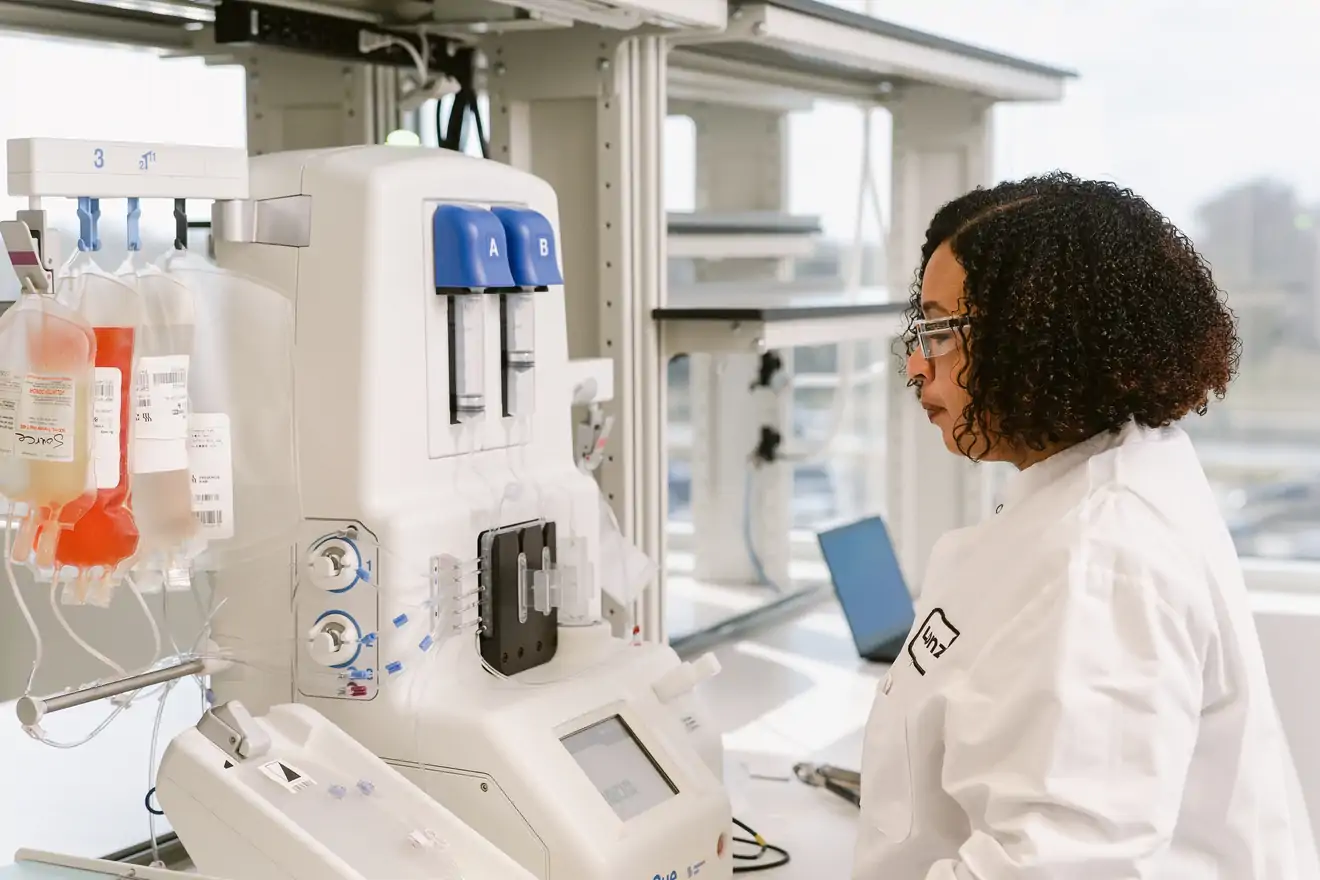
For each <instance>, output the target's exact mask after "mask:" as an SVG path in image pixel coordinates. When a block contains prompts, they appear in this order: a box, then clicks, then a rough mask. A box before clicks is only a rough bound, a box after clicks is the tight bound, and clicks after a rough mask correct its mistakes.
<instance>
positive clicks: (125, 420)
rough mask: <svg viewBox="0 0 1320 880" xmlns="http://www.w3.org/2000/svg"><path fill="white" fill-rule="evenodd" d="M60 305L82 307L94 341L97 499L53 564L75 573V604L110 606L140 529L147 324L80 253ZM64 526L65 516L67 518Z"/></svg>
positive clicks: (131, 295) (69, 529) (124, 290)
mask: <svg viewBox="0 0 1320 880" xmlns="http://www.w3.org/2000/svg"><path fill="white" fill-rule="evenodd" d="M56 289H57V290H59V298H60V301H61V302H63V303H65V304H67V305H69V306H70V307H71V308H74V309H76V310H77V311H78V312H79V314H81V315H82V316H83V318H84V319H85V320H86V321H87V323H88V324H90V325H91V328H92V333H93V334H94V335H95V337H96V362H95V380H94V383H95V384H94V392H95V410H94V433H95V442H94V444H93V456H92V460H93V471H94V473H95V478H96V500H95V502H94V503H93V504H92V507H91V509H90V510H88V511H87V512H86V513H85V514H83V515H82V517H81V518H79V519H78V520H77V521H76V522H67V523H65V525H66V527H65V528H64V529H62V530H61V533H60V536H59V543H58V544H57V546H56V549H55V564H56V566H57V567H58V568H60V569H73V589H72V591H70V590H67V589H66V590H65V592H64V600H65V601H66V602H69V603H71V604H79V605H81V604H84V603H87V602H91V603H93V604H97V605H105V604H108V603H109V601H110V598H111V595H112V593H113V589H114V587H115V585H116V584H117V583H118V580H119V578H120V577H121V576H122V574H123V572H122V570H121V566H122V565H123V563H125V562H126V561H128V560H129V559H131V558H132V557H133V555H134V554H135V553H136V552H137V548H138V529H137V524H136V522H135V521H134V518H133V511H132V510H131V508H130V506H129V499H130V489H131V487H130V476H131V475H130V473H129V467H128V461H129V448H130V443H129V441H130V438H131V437H132V433H133V431H132V428H133V422H132V419H133V415H134V406H133V404H134V391H135V374H134V363H135V357H134V354H135V352H134V347H135V344H136V339H137V331H138V326H139V325H140V324H141V321H142V307H141V301H140V299H139V298H138V294H137V291H136V290H135V289H134V288H132V287H129V286H128V285H126V284H124V283H123V282H122V281H119V280H117V279H115V278H114V277H113V276H111V275H109V274H107V273H106V272H105V271H103V270H102V269H101V268H100V267H99V266H97V265H96V263H95V262H94V261H93V259H92V256H91V254H90V253H87V252H85V251H81V252H79V253H77V254H76V255H75V256H74V257H73V258H72V259H71V260H70V261H69V262H68V263H67V264H66V266H65V268H64V270H63V271H62V272H61V274H60V278H59V280H58V281H57V283H56ZM61 521H62V522H63V521H64V517H63V516H61Z"/></svg>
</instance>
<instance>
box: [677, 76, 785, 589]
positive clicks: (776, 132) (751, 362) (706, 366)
mask: <svg viewBox="0 0 1320 880" xmlns="http://www.w3.org/2000/svg"><path fill="white" fill-rule="evenodd" d="M670 111H671V112H673V113H678V114H682V115H684V116H688V117H690V118H691V119H692V120H693V122H694V124H695V127H696V175H697V188H696V192H697V197H696V209H697V211H699V212H700V211H714V212H741V211H773V212H776V213H785V212H787V210H788V186H789V181H788V175H789V170H788V169H789V165H788V159H789V155H788V142H789V140H788V116H787V114H786V113H785V112H784V111H783V110H779V109H761V108H754V107H734V106H727V105H716V104H698V103H689V102H683V103H677V102H676V103H675V104H673V105H671V107H670ZM791 272H792V263H791V262H790V261H788V260H782V259H728V260H717V261H703V262H700V263H699V264H698V265H697V273H696V274H697V278H698V280H699V281H703V282H720V281H753V282H754V281H762V280H763V281H769V282H777V281H788V280H791ZM778 354H779V356H780V357H781V359H782V360H783V362H784V368H783V369H784V378H788V379H789V381H791V376H792V373H793V367H792V363H793V352H792V351H791V350H786V351H780V352H778ZM759 365H760V352H757V351H749V352H748V353H747V354H745V355H742V354H737V355H708V354H696V355H693V356H692V361H691V381H692V520H693V531H694V535H693V551H694V556H695V568H694V574H695V576H696V577H697V579H699V580H702V581H708V582H714V583H732V584H755V583H758V582H759V581H760V579H761V577H762V575H764V577H765V579H766V580H768V581H769V582H770V584H771V585H773V586H775V587H776V588H779V589H781V590H782V589H786V588H787V587H788V583H789V564H790V562H791V559H792V553H791V547H790V543H789V541H788V536H789V533H790V531H791V529H792V524H793V522H792V501H793V465H792V463H790V462H777V463H773V464H769V465H762V466H760V467H759V468H757V469H756V470H755V471H752V470H750V468H751V454H752V451H753V450H754V449H755V448H756V445H757V441H758V438H759V435H760V429H761V426H762V425H769V426H772V427H774V428H775V429H777V430H778V431H779V432H780V433H781V434H783V436H784V437H785V442H786V444H787V443H788V442H791V437H792V419H793V395H792V392H791V391H788V392H786V393H783V394H774V393H771V392H770V391H768V390H762V391H757V392H753V391H752V390H751V386H752V385H753V383H754V381H755V379H756V376H757V372H758V369H759ZM749 479H751V481H752V482H751V485H750V487H749V486H748V483H747V481H748V480H749ZM749 490H750V491H749ZM745 529H746V531H748V532H750V542H751V544H752V547H751V548H749V547H748V546H747V544H748V537H749V536H748V535H746V534H744V531H745ZM753 550H754V552H755V554H756V556H757V557H758V559H759V562H760V564H761V569H762V570H761V571H757V568H756V566H755V564H754V562H753V559H752V552H753Z"/></svg>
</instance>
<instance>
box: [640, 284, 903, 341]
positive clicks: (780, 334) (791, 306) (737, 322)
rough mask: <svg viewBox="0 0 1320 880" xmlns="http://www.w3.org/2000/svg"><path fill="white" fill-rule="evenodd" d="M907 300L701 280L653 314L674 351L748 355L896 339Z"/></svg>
mask: <svg viewBox="0 0 1320 880" xmlns="http://www.w3.org/2000/svg"><path fill="white" fill-rule="evenodd" d="M906 309H907V303H906V302H894V301H892V300H891V299H890V298H889V295H888V293H887V291H885V290H883V289H880V288H870V289H864V290H860V291H857V292H856V293H855V294H852V295H847V294H845V293H843V292H842V291H839V290H838V289H837V287H835V288H819V287H818V288H815V289H812V288H807V287H773V286H771V287H767V286H766V285H763V284H761V285H753V284H746V283H743V284H728V285H715V284H710V285H696V286H693V287H688V288H678V289H671V290H670V291H669V298H668V302H667V303H666V304H665V305H664V306H661V307H660V308H657V309H654V310H653V311H652V312H651V315H652V317H653V318H654V319H655V320H656V321H658V322H660V325H661V338H662V340H663V343H662V344H663V346H664V349H665V351H666V354H667V355H668V356H673V355H676V354H697V353H706V354H738V353H742V354H746V353H749V352H756V351H759V350H762V349H773V348H792V347H795V346H803V345H829V344H832V343H838V342H853V341H857V340H866V339H890V338H893V337H894V336H896V335H898V334H899V333H900V332H902V330H903V328H904V327H905V326H906V318H905V315H904V313H905V311H906Z"/></svg>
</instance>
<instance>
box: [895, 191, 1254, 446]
mask: <svg viewBox="0 0 1320 880" xmlns="http://www.w3.org/2000/svg"><path fill="white" fill-rule="evenodd" d="M946 241H947V242H949V244H950V246H951V248H952V250H953V254H954V256H955V257H957V259H958V262H959V264H960V265H961V266H962V268H963V270H964V271H965V272H966V274H967V281H966V284H965V286H964V290H963V297H964V303H963V306H964V309H965V312H966V314H968V315H970V316H972V321H971V322H970V323H969V324H968V326H967V328H966V330H965V331H964V332H963V334H962V341H961V345H962V346H963V354H964V366H963V369H962V371H961V373H960V375H959V376H958V377H957V382H958V384H959V385H961V386H962V387H963V388H965V389H966V390H967V393H968V396H969V398H970V400H971V403H970V404H969V405H968V406H967V408H966V409H965V410H964V411H963V414H962V419H961V423H960V426H959V428H957V429H956V430H955V434H960V435H961V436H958V438H957V439H958V447H959V448H960V449H963V450H965V454H966V455H967V457H969V458H972V459H974V460H975V459H978V458H981V457H983V456H984V455H986V454H987V453H988V452H989V451H990V450H991V449H992V448H1010V449H1032V450H1036V451H1042V450H1045V449H1047V448H1059V447H1060V446H1067V445H1071V444H1073V443H1077V442H1080V441H1082V440H1085V439H1087V438H1089V437H1093V436H1095V435H1097V434H1100V433H1101V432H1104V431H1113V430H1118V429H1119V428H1121V427H1122V426H1123V425H1124V424H1125V423H1127V422H1128V421H1129V420H1135V421H1136V422H1137V423H1138V424H1141V425H1145V426H1147V427H1163V426H1166V425H1169V424H1171V423H1173V422H1175V421H1177V420H1179V419H1181V418H1182V417H1184V416H1186V415H1187V414H1188V413H1190V412H1192V411H1195V412H1197V413H1198V414H1204V413H1205V411H1206V407H1207V405H1208V404H1209V400H1210V395H1211V394H1212V393H1213V394H1214V395H1215V397H1217V398H1221V399H1222V398H1223V396H1224V394H1225V393H1226V392H1227V390H1228V385H1229V383H1230V382H1231V381H1232V379H1233V376H1234V375H1235V374H1236V372H1237V365H1238V360H1239V357H1240V354H1241V343H1240V342H1239V340H1238V337H1237V332H1236V321H1235V318H1234V316H1233V313H1232V311H1231V310H1229V309H1228V307H1227V306H1226V305H1225V303H1224V296H1223V294H1222V292H1221V291H1220V290H1219V288H1218V287H1217V286H1216V285H1215V282H1214V280H1213V278H1212V277H1211V274H1210V267H1209V265H1208V264H1207V263H1206V261H1205V260H1204V259H1203V258H1202V257H1201V256H1200V254H1198V253H1197V251H1196V249H1195V247H1193V245H1192V243H1191V241H1190V240H1189V239H1188V238H1187V236H1186V235H1184V234H1183V233H1182V232H1180V231H1179V230H1178V229H1177V228H1176V227H1175V226H1174V225H1173V224H1172V223H1170V222H1169V220H1168V219H1167V218H1165V217H1164V216H1163V215H1162V214H1160V213H1159V212H1158V211H1156V210H1155V209H1154V208H1152V207H1151V206H1150V205H1149V204H1148V203H1147V202H1146V201H1145V200H1144V199H1142V198H1141V197H1139V196H1137V195H1135V194H1134V193H1133V192H1132V191H1131V190H1130V189H1123V188H1120V187H1118V186H1116V185H1114V184H1112V183H1108V182H1104V181H1093V180H1081V179H1079V178H1077V177H1074V176H1072V175H1070V174H1065V173H1062V172H1058V173H1054V174H1049V175H1046V176H1042V177H1032V178H1027V179H1025V180H1021V181H1014V182H1008V183H1001V184H999V185H997V186H994V187H991V188H980V189H976V190H974V191H972V192H970V193H968V194H966V195H964V196H962V197H960V198H957V199H954V200H953V201H952V202H949V203H948V204H947V205H945V206H944V207H942V208H941V209H940V210H939V211H938V212H937V213H936V214H935V217H934V219H932V220H931V223H930V227H929V228H928V229H927V230H926V242H925V244H924V246H923V247H922V249H921V267H920V268H919V269H918V271H917V274H916V280H915V281H914V282H913V285H912V296H911V301H910V303H909V311H908V318H909V325H908V327H909V333H908V337H909V338H911V335H912V334H911V329H912V322H914V321H915V320H916V319H918V318H920V317H921V282H922V279H923V278H924V276H925V272H926V266H927V265H928V264H929V263H930V259H931V255H932V254H934V253H935V251H936V249H937V248H939V246H940V245H941V244H943V243H944V242H946ZM965 440H966V441H970V442H964V441H965Z"/></svg>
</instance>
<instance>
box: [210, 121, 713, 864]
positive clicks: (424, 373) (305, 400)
mask: <svg viewBox="0 0 1320 880" xmlns="http://www.w3.org/2000/svg"><path fill="white" fill-rule="evenodd" d="M557 217H558V211H557V205H556V198H555V194H554V192H553V190H552V189H551V188H550V187H549V185H547V184H546V183H545V182H543V181H541V180H539V179H537V178H535V177H533V176H531V175H529V174H527V173H525V172H522V171H520V170H517V169H514V168H511V167H509V166H506V165H502V164H499V163H496V162H492V161H486V160H480V159H475V158H470V157H467V156H464V155H460V154H456V153H451V152H445V151H437V150H428V149H422V148H406V147H390V146H382V147H349V148H343V149H326V150H314V151H305V152H293V153H283V154H274V155H268V156H259V157H254V158H253V159H252V160H251V165H250V194H249V198H248V199H246V200H231V201H227V202H223V203H217V205H216V213H215V217H214V225H215V236H216V259H217V262H218V263H219V265H220V266H222V267H224V268H225V269H227V270H231V271H234V272H238V273H242V274H245V275H249V276H252V277H255V278H259V279H261V280H262V281H264V282H265V283H267V284H269V285H271V286H272V287H275V288H277V289H279V290H281V291H283V292H285V293H286V295H287V296H288V297H289V298H290V299H291V300H292V302H293V303H294V311H295V314H296V333H297V343H296V345H295V346H294V348H293V351H292V353H291V358H292V370H293V376H294V396H295V399H296V433H297V439H296V461H297V475H296V476H297V482H298V483H299V484H300V485H301V496H302V505H303V518H302V525H301V527H300V532H299V534H298V535H297V539H296V547H295V548H294V549H293V551H292V557H290V555H289V552H288V550H287V548H285V549H284V550H283V552H271V553H266V554H264V555H250V556H249V557H247V558H245V559H243V560H239V561H234V562H233V563H232V564H229V565H227V566H225V567H224V568H223V569H220V570H218V571H217V572H216V575H215V584H216V589H217V591H218V594H219V595H220V596H221V597H223V602H224V604H223V607H222V610H221V611H220V613H219V614H218V615H217V617H216V619H215V622H214V636H213V637H214V639H215V640H216V642H217V643H219V644H220V645H222V646H225V647H228V648H230V649H231V650H233V651H234V652H235V653H236V654H238V655H240V656H243V657H245V658H247V662H246V663H242V664H235V665H234V666H233V667H232V668H231V669H230V670H229V671H228V672H226V673H224V674H221V675H218V676H216V678H215V679H214V680H213V688H214V690H215V694H216V697H217V699H219V700H221V701H224V700H234V699H236V700H239V701H241V703H242V704H243V705H244V706H246V707H247V708H248V709H249V710H251V711H252V712H253V713H260V712H265V711H266V710H267V708H268V707H271V706H274V705H278V704H281V703H287V702H290V701H294V702H298V703H302V704H305V705H307V706H309V707H311V708H313V709H315V710H316V712H318V713H320V714H321V715H323V716H324V717H325V718H327V719H329V720H330V721H331V722H333V724H335V725H337V726H338V727H339V728H342V729H343V731H345V732H346V733H347V734H349V735H350V736H351V737H352V738H353V739H354V740H356V741H358V742H360V743H362V744H363V745H364V746H365V747H366V748H368V749H369V750H371V751H372V752H374V753H375V754H377V755H379V756H381V757H383V758H385V759H386V760H387V761H388V762H389V763H390V764H391V765H393V766H394V767H395V768H396V769H397V770H398V771H399V772H400V773H401V774H403V775H404V776H405V777H407V778H409V779H411V780H413V781H414V782H416V783H417V784H418V785H419V786H420V787H421V788H422V789H424V790H425V791H427V792H428V793H430V794H431V795H432V796H434V797H435V798H436V799H437V800H439V801H440V802H441V803H442V804H444V805H445V806H446V807H447V808H448V809H449V810H451V811H453V813H454V814H455V815H456V816H458V817H459V818H460V819H461V820H462V821H463V822H465V823H466V824H467V825H469V826H470V827H471V828H472V829H473V830H475V831H476V832H477V833H478V834H480V835H481V836H482V837H484V838H486V839H488V840H490V841H491V842H493V843H494V844H495V845H496V846H497V847H499V848H500V849H501V850H503V851H504V852H505V853H508V854H509V855H510V856H512V857H513V858H514V859H515V860H516V861H517V862H518V863H519V864H521V865H522V866H523V867H524V868H526V869H527V870H528V871H529V872H530V873H532V874H533V875H534V876H536V877H539V878H544V880H549V878H554V880H561V878H562V880H628V878H637V880H652V878H664V880H676V878H679V877H694V876H697V875H698V874H700V875H701V876H703V877H713V878H719V877H726V878H727V877H729V876H731V873H732V861H731V852H730V849H731V840H730V835H729V829H730V823H731V814H730V806H729V800H728V797H727V794H726V792H725V790H724V788H723V785H722V781H721V779H720V778H719V777H718V776H717V775H716V772H715V770H714V769H713V768H712V767H711V766H708V764H707V763H706V762H703V760H702V758H701V756H700V755H699V754H698V751H697V749H696V748H695V747H694V745H693V741H692V739H691V737H690V735H689V731H688V729H687V726H686V725H685V724H684V721H683V720H682V717H681V713H680V712H678V711H676V709H675V707H676V705H678V704H679V703H681V702H682V701H683V700H684V698H685V697H686V696H687V695H688V694H689V693H690V692H691V691H692V689H693V688H694V687H695V686H696V685H697V684H698V683H699V681H700V680H701V678H702V677H703V676H705V675H708V674H710V673H711V672H713V671H714V669H713V667H712V666H711V664H709V663H704V664H697V665H692V664H686V663H683V662H681V661H680V660H679V658H678V657H677V655H675V654H674V653H673V651H672V650H670V649H669V648H668V647H667V646H663V645H657V644H649V643H640V642H638V643H634V642H631V641H628V640H626V639H619V638H616V637H614V636H613V635H612V634H611V631H610V628H609V626H608V625H607V624H605V623H604V622H602V621H601V613H600V607H601V600H600V588H601V584H602V583H605V582H607V581H608V580H609V579H611V578H618V577H623V576H625V575H624V574H623V573H622V572H616V571H611V570H608V567H607V566H605V564H604V562H603V560H604V558H605V557H604V555H603V554H602V542H603V536H607V535H609V534H610V531H611V529H612V525H611V524H610V522H609V520H610V517H609V516H608V515H607V514H603V513H602V504H601V499H600V492H599V489H598V487H597V485H596V483H595V481H594V480H593V479H592V477H591V476H590V475H588V474H586V473H584V472H583V471H581V470H579V469H578V467H577V466H576V463H575V457H574V453H573V448H572V423H571V407H572V403H573V387H572V382H571V381H570V378H569V376H570V364H569V360H568V351H567V334H566V321H568V320H571V319H572V318H571V316H570V315H568V314H566V310H565V299H564V293H563V285H564V283H565V279H564V278H563V276H562V273H561V268H560V263H559V248H558V240H559V233H560V230H559V229H558V221H557ZM569 234H571V231H570V233H569ZM239 503H240V505H241V502H239ZM239 514H240V516H239V519H240V520H241V518H242V517H241V511H239ZM238 527H240V528H241V524H240V525H239V526H238ZM289 657H292V663H289V662H288V658H289Z"/></svg>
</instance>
